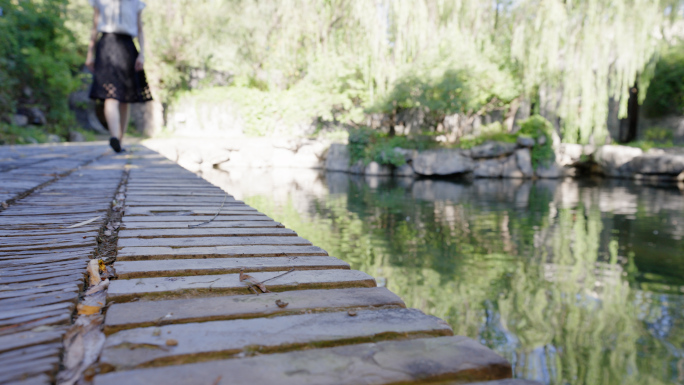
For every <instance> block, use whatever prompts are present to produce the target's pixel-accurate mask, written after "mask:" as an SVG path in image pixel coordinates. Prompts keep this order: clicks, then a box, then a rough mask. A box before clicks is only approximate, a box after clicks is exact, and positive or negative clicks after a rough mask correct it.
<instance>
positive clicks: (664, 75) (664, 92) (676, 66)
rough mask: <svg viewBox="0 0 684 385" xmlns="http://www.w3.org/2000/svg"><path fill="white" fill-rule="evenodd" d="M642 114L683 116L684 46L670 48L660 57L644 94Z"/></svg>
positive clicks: (650, 115)
mask: <svg viewBox="0 0 684 385" xmlns="http://www.w3.org/2000/svg"><path fill="white" fill-rule="evenodd" d="M644 114H645V115H646V116H648V117H654V118H656V117H661V116H665V115H669V114H684V45H682V44H678V45H676V46H673V47H670V48H669V49H667V50H665V51H664V53H663V54H662V56H661V57H660V60H659V61H658V63H657V64H656V67H655V71H654V73H653V79H652V80H651V82H650V84H649V86H648V90H647V92H646V98H645V100H644Z"/></svg>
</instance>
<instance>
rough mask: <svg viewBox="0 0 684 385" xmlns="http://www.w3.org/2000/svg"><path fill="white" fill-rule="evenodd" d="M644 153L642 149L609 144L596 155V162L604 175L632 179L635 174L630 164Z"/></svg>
mask: <svg viewBox="0 0 684 385" xmlns="http://www.w3.org/2000/svg"><path fill="white" fill-rule="evenodd" d="M643 153H644V152H643V151H641V149H640V148H636V147H628V146H617V145H609V144H607V145H605V146H602V147H601V148H599V149H598V150H597V151H596V152H595V153H594V160H595V161H596V163H598V165H599V167H600V169H601V172H602V173H603V174H604V175H607V176H612V177H630V176H632V174H633V173H634V170H633V169H632V166H631V164H630V162H631V161H632V160H634V158H636V157H638V156H641V155H643Z"/></svg>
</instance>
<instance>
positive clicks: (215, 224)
mask: <svg viewBox="0 0 684 385" xmlns="http://www.w3.org/2000/svg"><path fill="white" fill-rule="evenodd" d="M200 223H202V222H201V221H193V222H128V221H125V222H124V225H123V226H122V227H123V228H124V229H126V230H135V229H139V230H143V229H187V228H188V225H198V224H200ZM201 227H202V228H205V229H211V228H245V229H247V228H275V227H281V228H282V227H285V226H283V224H282V223H280V222H276V221H271V220H264V221H212V222H210V223H207V224H205V225H202V226H201Z"/></svg>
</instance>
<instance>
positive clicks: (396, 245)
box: [223, 173, 684, 385]
mask: <svg viewBox="0 0 684 385" xmlns="http://www.w3.org/2000/svg"><path fill="white" fill-rule="evenodd" d="M295 174H296V173H295ZM226 178H228V177H225V178H224V181H223V184H228V185H227V186H225V187H226V188H227V189H229V190H231V189H232V190H233V191H238V195H242V196H241V198H242V199H244V200H245V201H246V202H247V203H249V204H251V205H253V206H255V207H256V208H258V209H259V210H261V211H263V212H265V213H266V214H268V215H270V216H271V217H273V218H274V219H276V220H278V221H281V222H283V223H284V224H285V225H286V226H288V227H290V228H292V229H294V230H296V231H297V232H298V233H299V235H301V236H302V237H305V238H308V239H309V240H311V241H312V242H313V243H314V244H316V245H318V246H321V247H323V248H324V249H326V250H327V251H328V252H329V253H330V254H331V255H333V256H336V257H339V258H341V259H343V260H345V261H347V262H349V263H350V264H351V265H352V268H355V269H360V270H363V271H365V272H367V273H369V274H371V275H373V276H374V277H376V278H377V279H378V281H379V282H381V283H385V284H386V285H387V287H388V288H389V289H390V290H392V291H394V292H395V293H397V294H398V295H400V296H401V297H402V298H403V299H404V300H405V301H406V303H407V305H408V306H410V307H416V308H419V309H421V310H423V311H424V312H426V313H428V314H433V315H436V316H438V317H441V318H443V319H445V320H446V321H448V322H449V323H450V324H451V326H452V327H453V328H454V332H455V333H456V334H461V335H466V336H469V337H471V338H474V339H476V340H479V341H481V342H482V343H483V344H486V345H487V346H489V347H491V348H492V349H494V350H496V351H497V352H499V353H500V354H502V355H503V356H505V357H506V358H507V359H508V360H510V361H511V362H512V363H513V365H514V373H515V375H516V377H520V378H530V379H536V380H539V381H541V382H543V383H547V384H588V385H589V384H590V385H594V384H683V383H684V263H683V262H684V243H683V242H682V236H684V200H683V199H682V193H681V192H680V191H679V190H677V189H676V188H675V189H654V188H648V187H640V186H635V185H633V184H629V183H626V182H618V181H604V182H600V181H589V180H588V181H580V182H577V181H565V182H558V181H540V182H536V183H533V182H525V183H523V182H521V181H502V180H477V181H475V182H451V181H428V180H422V181H401V180H392V179H385V180H378V179H369V180H364V179H362V178H358V177H356V178H354V177H349V176H347V175H346V174H328V175H324V174H317V175H315V176H311V177H309V178H308V179H306V180H303V181H302V180H300V181H296V180H294V181H292V180H291V181H290V182H289V183H290V184H289V185H288V184H287V183H286V184H283V183H284V182H283V179H282V178H283V176H282V175H280V176H278V178H280V179H278V180H275V179H271V182H272V185H269V183H268V182H265V181H267V180H268V177H267V176H262V179H258V178H257V177H256V176H253V178H252V179H249V178H247V179H245V178H239V177H238V178H236V177H233V178H232V179H230V180H228V179H226ZM254 178H256V179H254ZM276 179H277V178H276ZM250 180H251V181H250ZM257 180H260V182H257ZM246 183H261V184H263V185H265V186H266V187H265V190H266V191H252V190H253V189H252V190H250V188H246V187H245V184H246ZM269 186H270V187H269ZM283 186H289V187H283ZM274 192H275V194H274Z"/></svg>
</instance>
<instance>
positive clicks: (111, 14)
mask: <svg viewBox="0 0 684 385" xmlns="http://www.w3.org/2000/svg"><path fill="white" fill-rule="evenodd" d="M88 1H89V2H90V5H92V6H93V7H95V8H97V9H98V10H99V11H100V17H99V19H98V20H97V31H98V32H105V33H124V34H127V35H131V36H134V37H135V36H138V13H139V12H140V11H142V10H143V9H144V8H145V3H143V2H142V1H140V0H88Z"/></svg>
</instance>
